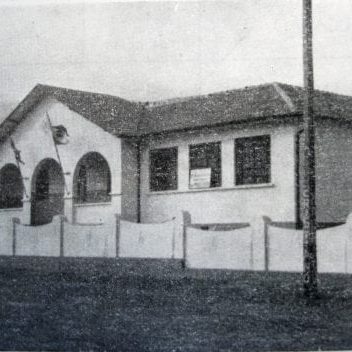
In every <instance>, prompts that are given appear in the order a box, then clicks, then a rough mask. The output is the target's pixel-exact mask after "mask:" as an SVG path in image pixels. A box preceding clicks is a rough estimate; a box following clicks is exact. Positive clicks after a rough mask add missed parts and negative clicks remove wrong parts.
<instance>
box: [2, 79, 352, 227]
mask: <svg viewBox="0 0 352 352" xmlns="http://www.w3.org/2000/svg"><path fill="white" fill-rule="evenodd" d="M302 93H303V91H302V89H301V88H299V87H293V86H289V85H284V84H277V83H274V84H266V85H262V86H255V87H249V88H245V89H241V90H233V91H226V92H221V93H216V94H209V95H206V96H199V97H191V98H187V99H176V100H169V101H165V102H160V103H150V104H148V103H136V102H129V101H126V100H124V99H121V98H118V97H113V96H108V95H102V94H95V93H88V92H80V91H74V90H69V89H64V88H56V87H51V86H44V85H38V86H36V87H35V88H34V89H33V90H32V91H31V92H30V93H29V94H28V95H27V96H26V97H25V99H24V100H23V101H22V102H21V103H20V104H19V105H18V107H17V108H16V109H15V110H14V111H13V112H12V113H11V114H10V115H9V116H8V117H7V118H6V119H5V121H4V122H3V123H2V124H1V125H0V188H1V189H0V208H1V209H0V219H5V218H10V217H15V216H16V217H19V218H20V219H21V222H22V223H25V224H33V225H36V224H43V223H47V222H50V221H51V219H52V217H53V215H56V214H64V215H65V216H66V217H67V219H68V220H69V221H70V222H79V223H92V222H99V221H102V222H105V221H108V219H111V218H112V216H113V214H116V213H120V214H121V216H122V218H123V219H126V220H130V221H142V222H155V221H164V220H168V219H170V218H172V217H174V216H175V215H177V214H178V213H179V211H180V210H187V211H189V212H190V213H191V215H192V220H193V222H195V223H220V222H241V221H248V220H250V219H251V218H253V217H255V216H257V215H258V214H266V215H268V216H270V217H271V218H272V219H275V220H277V221H286V222H296V223H299V220H300V209H301V199H302V197H301V186H300V184H301V182H300V178H301V177H300V176H301V171H302V165H301V160H302V158H301V155H302V153H301V148H300V145H301V144H302V143H301V142H302V141H301V139H302V138H301V135H302V134H301V124H302ZM315 116H316V126H317V129H316V137H317V141H316V147H317V155H316V157H317V211H318V221H319V222H324V223H335V222H342V221H344V220H345V218H346V216H347V214H348V213H350V212H351V210H352V177H351V176H352V129H351V121H352V98H351V97H345V96H340V95H336V94H332V93H326V92H319V91H318V92H316V99H315ZM58 126H63V127H64V128H65V129H66V130H67V133H68V136H65V129H61V130H60V131H58ZM53 131H56V133H57V132H61V137H66V138H67V139H68V143H65V144H60V143H62V141H61V142H60V141H59V143H57V141H58V139H57V138H56V142H55V137H60V136H59V135H58V134H56V135H55V133H54V135H53V133H52V132H53ZM16 151H17V158H16ZM18 151H20V157H19V155H18ZM21 161H22V162H23V163H22V162H21Z"/></svg>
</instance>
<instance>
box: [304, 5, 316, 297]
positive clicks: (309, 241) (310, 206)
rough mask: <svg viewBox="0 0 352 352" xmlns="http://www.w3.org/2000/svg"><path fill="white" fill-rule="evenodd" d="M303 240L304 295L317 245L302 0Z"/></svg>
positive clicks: (311, 291) (308, 24) (307, 14)
mask: <svg viewBox="0 0 352 352" xmlns="http://www.w3.org/2000/svg"><path fill="white" fill-rule="evenodd" d="M303 73H304V106H303V133H304V155H303V165H304V167H303V238H304V239H303V242H304V249H303V253H304V269H303V288H304V293H305V295H306V296H308V297H314V296H316V294H317V292H318V283H317V245H316V227H317V224H316V201H315V192H316V187H315V182H316V179H315V132H314V111H313V99H314V75H313V31H312V0H303Z"/></svg>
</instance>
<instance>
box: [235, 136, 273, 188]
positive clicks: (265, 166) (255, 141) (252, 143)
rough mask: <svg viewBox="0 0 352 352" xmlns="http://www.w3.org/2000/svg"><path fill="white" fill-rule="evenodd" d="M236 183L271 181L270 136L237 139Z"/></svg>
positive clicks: (246, 183)
mask: <svg viewBox="0 0 352 352" xmlns="http://www.w3.org/2000/svg"><path fill="white" fill-rule="evenodd" d="M235 165H236V166H235V167H236V170H235V174H236V185H249V184H260V183H269V182H270V136H269V135H265V136H255V137H247V138H238V139H236V140H235Z"/></svg>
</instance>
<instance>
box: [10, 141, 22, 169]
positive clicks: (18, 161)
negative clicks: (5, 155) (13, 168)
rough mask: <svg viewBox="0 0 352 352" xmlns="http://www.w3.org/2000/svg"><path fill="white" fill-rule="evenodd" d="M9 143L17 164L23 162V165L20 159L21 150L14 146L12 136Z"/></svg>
mask: <svg viewBox="0 0 352 352" xmlns="http://www.w3.org/2000/svg"><path fill="white" fill-rule="evenodd" d="M10 144H11V148H12V150H13V152H14V154H15V159H16V162H17V164H23V165H24V162H23V160H22V159H21V151H20V150H18V149H17V148H16V146H15V142H14V141H13V139H12V138H10Z"/></svg>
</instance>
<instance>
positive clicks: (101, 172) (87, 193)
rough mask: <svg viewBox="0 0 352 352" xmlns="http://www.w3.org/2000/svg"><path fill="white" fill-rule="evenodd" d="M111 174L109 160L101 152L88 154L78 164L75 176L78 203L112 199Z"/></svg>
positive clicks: (75, 198) (75, 196) (75, 195)
mask: <svg viewBox="0 0 352 352" xmlns="http://www.w3.org/2000/svg"><path fill="white" fill-rule="evenodd" d="M110 192H111V174H110V169H109V165H108V163H107V161H106V160H105V159H104V158H103V157H102V156H101V155H100V154H99V153H95V152H92V153H88V154H86V155H85V156H84V157H83V158H82V159H81V160H80V161H79V162H78V164H77V168H76V171H75V176H74V193H75V194H74V200H75V202H76V203H100V202H110V201H111V195H110Z"/></svg>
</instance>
